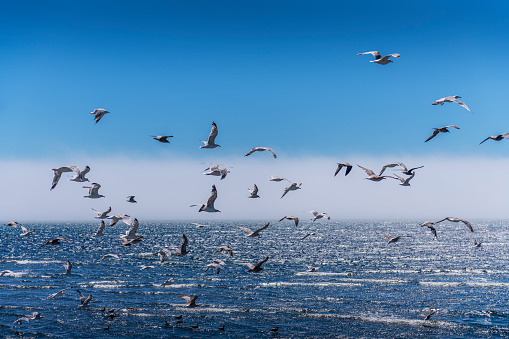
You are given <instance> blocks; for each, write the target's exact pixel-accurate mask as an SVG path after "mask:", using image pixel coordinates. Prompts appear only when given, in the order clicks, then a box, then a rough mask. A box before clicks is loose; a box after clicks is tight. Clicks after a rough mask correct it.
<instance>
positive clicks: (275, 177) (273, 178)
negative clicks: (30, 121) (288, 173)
mask: <svg viewBox="0 0 509 339" xmlns="http://www.w3.org/2000/svg"><path fill="white" fill-rule="evenodd" d="M283 180H286V181H288V182H291V181H290V180H288V179H286V178H282V177H278V176H275V175H271V176H270V179H269V181H276V182H279V181H283Z"/></svg>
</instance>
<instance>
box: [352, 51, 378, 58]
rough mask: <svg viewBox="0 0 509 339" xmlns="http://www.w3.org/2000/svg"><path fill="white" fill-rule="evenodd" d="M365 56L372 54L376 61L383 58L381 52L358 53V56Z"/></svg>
mask: <svg viewBox="0 0 509 339" xmlns="http://www.w3.org/2000/svg"><path fill="white" fill-rule="evenodd" d="M364 54H371V55H373V56H374V57H375V59H377V60H378V59H380V58H381V57H382V56H381V55H380V52H379V51H371V52H364V53H357V55H364Z"/></svg>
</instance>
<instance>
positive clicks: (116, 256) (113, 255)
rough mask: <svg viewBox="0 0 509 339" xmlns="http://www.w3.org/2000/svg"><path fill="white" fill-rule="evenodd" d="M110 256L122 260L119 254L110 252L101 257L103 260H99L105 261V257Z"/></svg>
mask: <svg viewBox="0 0 509 339" xmlns="http://www.w3.org/2000/svg"><path fill="white" fill-rule="evenodd" d="M108 258H115V259H117V260H120V257H119V256H118V255H116V254H111V253H109V254H106V255H104V256H103V257H102V258H101V260H99V261H100V262H101V261H103V260H104V259H108Z"/></svg>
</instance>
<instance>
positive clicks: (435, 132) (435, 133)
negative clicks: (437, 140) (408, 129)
mask: <svg viewBox="0 0 509 339" xmlns="http://www.w3.org/2000/svg"><path fill="white" fill-rule="evenodd" d="M438 133H440V132H439V131H438V130H437V129H435V131H433V134H432V135H431V136H430V137H429V138H428V139H426V141H425V142H428V141H430V140H431V139H433V138H434V137H436V136H437V134H438Z"/></svg>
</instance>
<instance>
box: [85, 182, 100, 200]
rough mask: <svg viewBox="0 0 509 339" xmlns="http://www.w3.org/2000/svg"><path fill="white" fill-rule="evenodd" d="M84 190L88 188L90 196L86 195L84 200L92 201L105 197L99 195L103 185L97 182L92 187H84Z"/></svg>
mask: <svg viewBox="0 0 509 339" xmlns="http://www.w3.org/2000/svg"><path fill="white" fill-rule="evenodd" d="M83 188H88V195H84V196H83V198H91V199H97V198H104V195H101V194H99V188H101V185H99V184H98V183H96V182H94V183H92V187H90V186H83Z"/></svg>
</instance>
